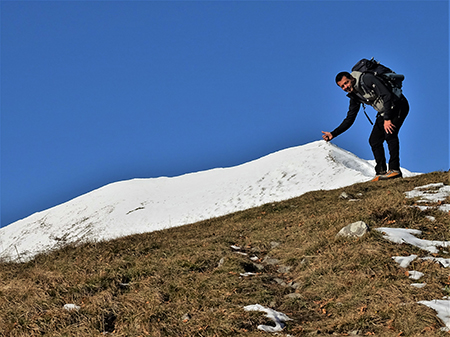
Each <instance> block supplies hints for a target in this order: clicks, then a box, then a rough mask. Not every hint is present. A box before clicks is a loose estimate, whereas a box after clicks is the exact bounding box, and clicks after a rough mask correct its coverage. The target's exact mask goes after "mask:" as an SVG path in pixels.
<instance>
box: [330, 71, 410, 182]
mask: <svg viewBox="0 0 450 337" xmlns="http://www.w3.org/2000/svg"><path fill="white" fill-rule="evenodd" d="M336 84H337V85H338V86H339V87H341V88H342V90H344V91H345V92H346V93H347V96H348V97H349V98H350V104H349V110H348V112H347V117H346V118H345V119H344V120H343V121H342V123H341V124H340V125H339V126H338V127H337V128H336V129H334V130H333V131H331V132H327V131H322V133H323V135H322V138H323V139H324V140H325V141H327V142H328V141H330V140H331V139H333V138H335V137H337V136H339V135H340V134H341V133H343V132H345V131H347V130H348V129H349V128H350V127H351V126H352V125H353V123H354V121H355V119H356V115H357V114H358V112H359V109H360V107H361V104H363V107H364V104H367V105H370V106H372V107H373V108H374V109H375V110H376V111H377V112H378V114H377V116H376V121H375V124H374V126H373V129H372V133H371V134H370V138H369V144H370V146H371V148H372V152H373V155H374V158H375V162H376V166H375V178H374V179H373V180H372V181H378V180H386V179H393V178H400V177H402V172H401V171H400V146H399V139H398V132H399V131H400V127H401V126H402V124H403V121H404V120H405V118H406V116H407V115H408V112H409V104H408V101H407V100H406V98H405V96H403V94H401V95H400V97H397V96H396V95H395V94H394V93H393V92H392V90H391V89H390V88H389V87H388V86H387V85H386V84H385V83H383V82H382V81H381V80H380V79H378V78H377V77H376V76H375V75H373V74H371V73H361V72H358V71H353V72H352V73H351V74H350V73H348V72H346V71H343V72H340V73H339V74H337V76H336ZM364 113H365V110H364ZM366 116H367V115H366ZM369 121H370V118H369ZM371 123H372V122H371ZM384 141H386V143H387V145H388V149H389V156H390V158H389V171H388V170H387V169H388V167H387V165H386V157H385V154H384V146H383V143H384Z"/></svg>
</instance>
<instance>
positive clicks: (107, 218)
mask: <svg viewBox="0 0 450 337" xmlns="http://www.w3.org/2000/svg"><path fill="white" fill-rule="evenodd" d="M403 173H404V175H405V176H410V175H413V174H412V173H411V172H409V171H408V170H405V169H403ZM372 176H373V163H371V162H370V161H367V160H363V159H360V158H358V157H357V156H355V155H354V154H352V153H350V152H348V151H346V150H343V149H341V148H339V147H338V146H336V145H334V144H331V143H326V142H324V141H316V142H312V143H308V144H305V145H301V146H297V147H293V148H288V149H284V150H280V151H278V152H275V153H272V154H269V155H267V156H264V157H261V158H259V159H256V160H253V161H250V162H247V163H244V164H241V165H238V166H234V167H228V168H215V169H211V170H207V171H200V172H193V173H188V174H185V175H181V176H177V177H171V178H169V177H158V178H147V179H145V178H136V179H131V180H125V181H119V182H115V183H111V184H108V185H105V186H103V187H101V188H99V189H96V190H93V191H91V192H89V193H86V194H83V195H81V196H79V197H76V198H74V199H72V200H70V201H67V202H65V203H63V204H60V205H58V206H55V207H52V208H49V209H47V210H44V211H41V212H38V213H35V214H33V215H30V216H29V217H27V218H24V219H22V220H19V221H16V222H14V223H12V224H10V225H8V226H6V227H3V228H1V229H0V248H1V253H0V257H2V258H5V259H16V258H20V259H25V260H26V259H29V258H32V257H33V256H34V255H36V254H37V253H41V252H45V251H47V250H50V249H54V248H57V247H60V246H61V245H64V244H67V243H72V242H78V241H90V240H94V241H95V240H109V239H114V238H117V237H122V236H126V235H131V234H139V233H145V232H151V231H156V230H161V229H165V228H170V227H175V226H182V225H186V224H190V223H194V222H197V221H201V220H205V219H209V218H214V217H217V216H222V215H226V214H230V213H233V212H237V211H241V210H245V209H249V208H252V207H257V206H260V205H263V204H266V203H270V202H277V201H282V200H286V199H290V198H293V197H297V196H300V195H302V194H304V193H306V192H309V191H314V190H321V189H323V190H330V189H335V188H340V187H344V186H348V185H352V184H354V183H358V182H364V181H368V180H369V179H370V178H371V177H372Z"/></svg>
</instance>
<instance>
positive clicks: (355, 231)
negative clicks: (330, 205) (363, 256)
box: [336, 221, 369, 237]
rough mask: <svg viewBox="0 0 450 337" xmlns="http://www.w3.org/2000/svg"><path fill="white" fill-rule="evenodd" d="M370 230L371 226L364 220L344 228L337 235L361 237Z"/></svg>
mask: <svg viewBox="0 0 450 337" xmlns="http://www.w3.org/2000/svg"><path fill="white" fill-rule="evenodd" d="M368 231H369V226H368V225H367V224H366V223H365V222H363V221H357V222H354V223H352V224H350V225H348V226H345V227H344V228H342V229H341V230H340V231H339V233H337V234H336V236H344V237H361V236H363V235H365V234H366V233H367V232H368Z"/></svg>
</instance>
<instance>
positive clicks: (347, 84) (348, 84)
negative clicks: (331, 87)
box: [336, 71, 356, 93]
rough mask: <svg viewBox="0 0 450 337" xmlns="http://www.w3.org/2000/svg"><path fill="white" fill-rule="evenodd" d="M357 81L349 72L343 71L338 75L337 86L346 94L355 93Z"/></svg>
mask: <svg viewBox="0 0 450 337" xmlns="http://www.w3.org/2000/svg"><path fill="white" fill-rule="evenodd" d="M355 81H356V80H355V78H354V77H353V76H352V75H350V73H349V72H347V71H342V72H340V73H339V74H337V75H336V84H337V85H338V86H339V87H341V88H342V90H344V91H345V92H349V93H350V92H353V90H354V85H355Z"/></svg>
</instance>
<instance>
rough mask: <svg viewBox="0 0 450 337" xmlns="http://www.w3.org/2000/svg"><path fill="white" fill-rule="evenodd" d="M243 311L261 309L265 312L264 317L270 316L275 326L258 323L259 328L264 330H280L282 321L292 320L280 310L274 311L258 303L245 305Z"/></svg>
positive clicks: (282, 325)
mask: <svg viewBox="0 0 450 337" xmlns="http://www.w3.org/2000/svg"><path fill="white" fill-rule="evenodd" d="M244 310H245V311H261V312H265V313H266V317H267V318H270V319H271V320H273V321H274V322H275V326H270V325H262V324H261V325H258V329H259V330H263V331H266V332H280V331H282V330H283V328H284V323H283V322H286V321H292V319H291V318H289V317H288V316H286V315H285V314H283V313H282V312H279V311H275V310H273V309H270V308H266V307H263V306H262V305H260V304H253V305H247V306H245V307H244Z"/></svg>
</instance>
